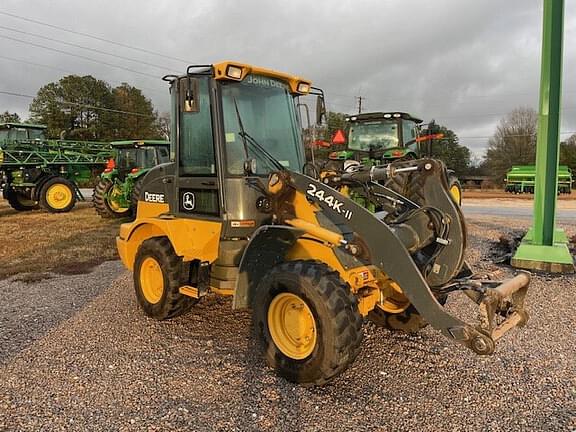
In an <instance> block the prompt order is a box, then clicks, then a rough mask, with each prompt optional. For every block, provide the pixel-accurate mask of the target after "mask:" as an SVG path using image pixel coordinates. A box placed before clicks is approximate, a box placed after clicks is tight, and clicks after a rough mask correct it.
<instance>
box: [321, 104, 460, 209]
mask: <svg viewBox="0 0 576 432" xmlns="http://www.w3.org/2000/svg"><path fill="white" fill-rule="evenodd" d="M346 122H347V125H348V126H347V135H348V136H347V142H346V149H345V150H342V151H335V152H332V153H330V154H329V155H328V161H327V162H326V165H325V166H324V169H325V170H328V171H334V172H349V171H351V170H355V169H357V168H358V166H360V165H361V166H368V167H370V166H379V165H384V164H387V163H390V162H394V161H399V160H413V159H419V158H422V157H431V142H432V140H433V139H436V138H441V137H442V136H441V134H430V133H429V131H430V130H431V129H432V128H431V127H430V126H429V127H428V129H427V130H424V131H423V130H422V126H421V125H422V123H423V121H422V120H421V119H419V118H416V117H414V116H412V115H410V114H408V113H405V112H372V113H364V114H357V115H352V116H348V117H346ZM448 183H449V188H450V193H451V194H452V196H453V198H454V200H455V201H456V202H457V203H458V204H461V201H462V187H461V185H460V182H459V181H458V178H457V177H456V175H455V174H454V172H453V171H451V170H448Z"/></svg>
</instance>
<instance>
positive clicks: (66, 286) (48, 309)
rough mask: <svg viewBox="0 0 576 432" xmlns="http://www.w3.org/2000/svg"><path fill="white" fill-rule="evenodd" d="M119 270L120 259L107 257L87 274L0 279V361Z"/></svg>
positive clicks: (94, 292)
mask: <svg viewBox="0 0 576 432" xmlns="http://www.w3.org/2000/svg"><path fill="white" fill-rule="evenodd" d="M122 271H123V267H122V265H121V264H120V262H119V261H108V262H105V263H104V264H102V265H100V266H98V267H97V268H96V269H95V270H94V271H93V272H91V273H88V274H82V275H75V276H62V275H56V274H50V273H44V274H34V275H25V274H21V275H17V276H14V277H11V278H9V279H5V280H1V281H0V293H2V296H1V298H2V300H1V301H0V344H1V349H0V364H2V363H3V362H5V361H7V360H8V359H9V358H10V356H12V355H13V354H15V353H17V352H18V351H20V350H22V349H23V348H25V347H27V346H28V345H30V344H31V343H32V342H34V341H35V340H37V339H39V338H41V337H42V336H44V334H46V332H48V331H49V330H50V329H51V328H52V327H54V326H56V325H58V324H59V323H60V322H62V321H64V320H66V319H68V318H70V317H71V316H72V315H74V314H75V313H76V312H78V311H79V310H80V309H82V308H83V307H84V305H85V304H86V303H87V302H88V301H90V300H92V298H94V297H95V296H97V295H98V294H100V293H102V292H103V291H104V290H105V289H106V288H109V287H110V284H111V283H112V282H113V281H114V280H115V279H116V278H117V277H118V275H120V273H122ZM36 279H40V280H39V281H37V282H35V283H34V282H26V281H34V280H36Z"/></svg>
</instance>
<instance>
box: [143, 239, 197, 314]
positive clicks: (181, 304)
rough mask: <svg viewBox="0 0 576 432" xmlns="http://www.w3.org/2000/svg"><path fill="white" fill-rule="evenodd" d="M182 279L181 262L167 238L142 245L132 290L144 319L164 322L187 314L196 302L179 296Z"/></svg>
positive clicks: (150, 240) (152, 240)
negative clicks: (148, 318)
mask: <svg viewBox="0 0 576 432" xmlns="http://www.w3.org/2000/svg"><path fill="white" fill-rule="evenodd" d="M184 277H185V274H184V272H183V266H182V258H180V257H179V256H177V255H176V253H175V252H174V248H172V244H171V243H170V241H169V240H168V238H166V237H154V238H151V239H148V240H145V241H143V242H142V244H141V245H140V247H139V248H138V252H137V253H136V259H135V261H134V289H135V290H136V299H137V300H138V304H139V305H140V307H141V308H142V310H143V311H144V313H145V314H146V315H148V316H149V317H151V318H154V319H157V320H165V319H169V318H174V317H177V316H179V315H183V314H185V313H186V312H188V311H189V310H190V309H191V308H192V306H194V305H195V304H196V303H197V302H198V299H195V298H192V297H188V296H185V295H183V294H181V293H180V291H179V288H180V287H181V286H182V285H185V284H186V281H185V280H184Z"/></svg>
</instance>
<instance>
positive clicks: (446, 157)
mask: <svg viewBox="0 0 576 432" xmlns="http://www.w3.org/2000/svg"><path fill="white" fill-rule="evenodd" d="M29 111H30V118H29V119H27V120H26V122H29V123H40V124H44V125H46V126H47V127H48V129H47V133H48V136H49V137H51V138H63V139H82V140H102V141H111V140H120V139H169V135H170V127H169V125H170V120H169V117H168V114H163V115H159V114H158V112H157V111H156V110H155V109H154V106H153V104H152V101H151V100H150V99H149V98H147V97H146V96H145V95H144V94H143V93H142V91H141V90H140V89H138V88H137V87H134V86H132V85H129V84H127V83H122V84H120V85H119V86H116V87H112V86H111V85H110V84H108V83H107V82H105V81H103V80H99V79H96V78H94V77H93V76H91V75H86V76H78V75H67V76H64V77H62V78H61V79H60V80H59V81H57V82H52V83H49V84H46V85H45V86H43V87H42V88H40V89H39V90H38V92H37V94H36V97H35V98H34V100H33V101H32V103H31V104H30V107H29ZM345 119H346V114H343V113H338V112H328V113H327V118H326V120H327V121H326V125H325V126H324V127H323V128H321V129H320V130H319V131H317V134H316V135H317V136H316V138H317V139H319V140H321V141H324V142H328V143H330V141H331V138H332V136H333V134H334V133H335V132H336V131H337V130H339V129H341V130H345V129H346V121H345ZM21 121H22V119H20V117H19V116H18V114H16V113H10V112H8V111H6V112H4V113H0V122H3V123H5V122H21ZM537 123H538V114H537V112H536V111H535V110H534V109H532V108H517V109H515V110H513V111H512V112H510V113H509V114H507V115H506V116H505V117H503V118H502V119H501V120H500V122H499V124H498V125H497V127H496V130H495V132H494V134H493V136H492V137H491V138H490V139H489V140H488V143H487V150H486V154H485V155H484V158H483V159H482V160H481V161H472V158H471V152H470V150H469V149H468V147H466V146H464V145H461V144H460V140H459V138H458V135H457V134H456V133H455V132H454V131H453V130H451V129H450V128H448V127H447V126H444V125H440V124H434V125H433V128H432V129H431V130H427V132H426V133H435V134H436V133H442V134H443V138H441V139H435V140H433V141H432V145H431V155H432V157H435V158H438V159H441V160H443V161H444V162H445V163H446V165H447V166H448V167H449V168H451V169H453V170H454V171H455V172H456V173H457V174H458V175H486V176H489V177H491V178H492V179H493V180H494V181H495V182H496V183H502V182H503V180H504V178H505V176H506V172H507V171H508V170H509V169H510V168H511V167H512V165H532V164H534V163H535V158H536V134H537ZM429 128H430V127H429ZM305 138H306V141H310V138H311V137H310V130H305ZM334 147H335V148H334V149H338V147H337V146H334ZM560 163H561V164H563V165H568V166H569V167H570V168H571V169H572V171H573V172H576V134H574V135H572V136H571V137H570V138H568V139H567V140H566V141H564V142H562V143H561V144H560Z"/></svg>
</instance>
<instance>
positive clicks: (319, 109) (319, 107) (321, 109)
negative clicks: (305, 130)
mask: <svg viewBox="0 0 576 432" xmlns="http://www.w3.org/2000/svg"><path fill="white" fill-rule="evenodd" d="M322 118H326V102H325V101H324V96H321V95H318V97H317V98H316V124H317V125H321V124H322Z"/></svg>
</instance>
